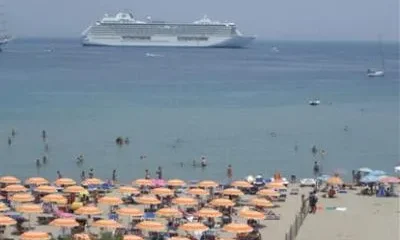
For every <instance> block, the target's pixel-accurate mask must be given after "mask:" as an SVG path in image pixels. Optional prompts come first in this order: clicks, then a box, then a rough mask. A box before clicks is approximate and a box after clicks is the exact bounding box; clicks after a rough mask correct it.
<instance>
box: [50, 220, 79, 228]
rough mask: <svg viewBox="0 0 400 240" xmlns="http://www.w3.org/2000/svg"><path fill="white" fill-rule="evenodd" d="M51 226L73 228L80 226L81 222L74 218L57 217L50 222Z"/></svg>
mask: <svg viewBox="0 0 400 240" xmlns="http://www.w3.org/2000/svg"><path fill="white" fill-rule="evenodd" d="M49 225H50V226H55V227H63V228H73V227H77V226H79V223H78V222H77V221H76V220H75V219H73V218H57V219H55V220H53V221H51V222H50V224H49Z"/></svg>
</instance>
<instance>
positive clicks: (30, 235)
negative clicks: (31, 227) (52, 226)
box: [20, 231, 51, 240]
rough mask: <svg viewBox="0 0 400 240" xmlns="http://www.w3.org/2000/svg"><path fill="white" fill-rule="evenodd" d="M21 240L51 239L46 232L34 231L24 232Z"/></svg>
mask: <svg viewBox="0 0 400 240" xmlns="http://www.w3.org/2000/svg"><path fill="white" fill-rule="evenodd" d="M20 239H21V240H50V239H51V237H50V235H49V234H48V233H46V232H34V231H28V232H24V233H23V234H22V235H21V236H20Z"/></svg>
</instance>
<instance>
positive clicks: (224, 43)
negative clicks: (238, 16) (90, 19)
mask: <svg viewBox="0 0 400 240" xmlns="http://www.w3.org/2000/svg"><path fill="white" fill-rule="evenodd" d="M254 39H255V37H254V36H246V35H243V34H242V33H241V32H240V31H239V30H238V29H237V27H236V24H235V23H231V22H217V21H212V20H211V19H209V18H208V17H207V16H204V17H203V18H202V19H200V20H198V21H195V22H193V23H177V22H176V23H172V22H171V23H170V22H164V21H155V20H152V18H151V17H147V18H146V20H145V21H141V20H137V19H135V18H134V16H133V14H132V13H129V12H119V13H117V14H116V15H115V16H109V15H107V14H106V15H105V16H104V17H103V18H102V19H101V20H99V21H97V22H96V23H95V24H93V25H90V26H89V27H88V28H87V29H86V30H85V31H83V33H82V44H83V45H84V46H136V47H137V46H153V47H154V46H157V47H219V48H242V47H245V46H247V45H248V44H250V43H251V42H252V41H253V40H254Z"/></svg>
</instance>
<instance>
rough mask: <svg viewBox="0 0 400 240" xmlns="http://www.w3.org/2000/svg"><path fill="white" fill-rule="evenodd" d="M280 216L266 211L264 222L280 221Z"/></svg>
mask: <svg viewBox="0 0 400 240" xmlns="http://www.w3.org/2000/svg"><path fill="white" fill-rule="evenodd" d="M280 219H281V216H280V215H279V214H276V213H274V212H273V211H271V210H268V211H267V212H266V213H265V220H280Z"/></svg>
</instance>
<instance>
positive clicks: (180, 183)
mask: <svg viewBox="0 0 400 240" xmlns="http://www.w3.org/2000/svg"><path fill="white" fill-rule="evenodd" d="M167 185H168V186H172V187H183V186H185V185H186V183H185V182H184V181H183V180H180V179H171V180H168V182H167Z"/></svg>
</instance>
